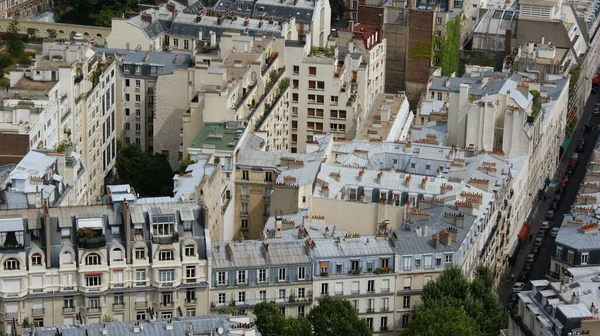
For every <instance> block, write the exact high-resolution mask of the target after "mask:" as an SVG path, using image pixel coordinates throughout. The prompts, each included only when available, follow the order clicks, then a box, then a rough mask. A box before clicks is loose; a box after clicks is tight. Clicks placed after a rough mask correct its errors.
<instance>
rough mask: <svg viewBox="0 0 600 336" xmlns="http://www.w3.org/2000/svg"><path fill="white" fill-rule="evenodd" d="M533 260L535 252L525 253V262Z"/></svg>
mask: <svg viewBox="0 0 600 336" xmlns="http://www.w3.org/2000/svg"><path fill="white" fill-rule="evenodd" d="M534 260H535V254H533V253H530V254H528V255H527V259H525V261H526V262H528V263H532V262H533V261H534Z"/></svg>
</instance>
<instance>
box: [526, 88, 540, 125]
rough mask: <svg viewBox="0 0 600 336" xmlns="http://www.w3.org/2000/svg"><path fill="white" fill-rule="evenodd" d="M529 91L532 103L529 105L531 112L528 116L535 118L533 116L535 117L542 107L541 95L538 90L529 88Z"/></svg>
mask: <svg viewBox="0 0 600 336" xmlns="http://www.w3.org/2000/svg"><path fill="white" fill-rule="evenodd" d="M529 93H531V95H532V96H533V105H532V106H531V113H529V117H531V118H532V119H533V120H535V117H537V115H538V113H539V112H540V110H541V109H542V97H541V95H540V92H539V91H537V90H531V91H529ZM533 120H532V121H533Z"/></svg>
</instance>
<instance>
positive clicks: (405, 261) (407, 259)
mask: <svg viewBox="0 0 600 336" xmlns="http://www.w3.org/2000/svg"><path fill="white" fill-rule="evenodd" d="M402 261H403V262H402V265H403V267H404V270H405V271H409V270H410V269H411V268H412V257H404V258H402Z"/></svg>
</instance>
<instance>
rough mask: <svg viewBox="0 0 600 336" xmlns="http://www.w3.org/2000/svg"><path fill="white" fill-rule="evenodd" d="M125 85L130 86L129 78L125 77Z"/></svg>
mask: <svg viewBox="0 0 600 336" xmlns="http://www.w3.org/2000/svg"><path fill="white" fill-rule="evenodd" d="M125 86H127V87H129V79H125Z"/></svg>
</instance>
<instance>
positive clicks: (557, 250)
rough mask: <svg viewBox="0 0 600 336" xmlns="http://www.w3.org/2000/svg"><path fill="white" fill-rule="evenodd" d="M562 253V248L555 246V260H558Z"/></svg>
mask: <svg viewBox="0 0 600 336" xmlns="http://www.w3.org/2000/svg"><path fill="white" fill-rule="evenodd" d="M562 251H563V248H562V246H557V247H556V257H557V258H560V257H562Z"/></svg>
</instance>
